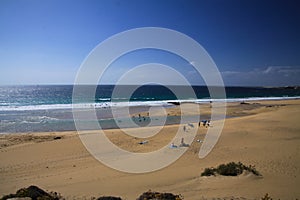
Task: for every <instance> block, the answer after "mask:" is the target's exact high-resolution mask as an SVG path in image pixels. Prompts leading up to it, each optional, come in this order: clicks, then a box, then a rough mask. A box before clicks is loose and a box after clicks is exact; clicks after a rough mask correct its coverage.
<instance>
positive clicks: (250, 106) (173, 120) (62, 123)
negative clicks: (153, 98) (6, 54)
mask: <svg viewBox="0 0 300 200" xmlns="http://www.w3.org/2000/svg"><path fill="white" fill-rule="evenodd" d="M299 98H300V97H299ZM298 100H299V99H298V98H296V99H294V98H291V99H285V100H280V99H273V100H267V99H265V100H256V99H251V100H249V101H244V100H243V101H233V102H227V103H226V102H225V103H224V102H222V103H224V105H226V107H227V113H226V116H225V117H226V118H234V117H239V116H245V115H249V114H251V110H252V111H254V112H253V113H252V114H255V109H258V108H259V107H264V106H272V105H274V104H278V103H279V104H282V102H285V101H287V102H290V101H298ZM216 103H218V102H216ZM240 104H245V106H244V107H243V108H242V109H245V110H246V112H245V111H242V110H241V109H237V110H235V108H233V107H232V106H236V107H237V106H239V105H240ZM269 104H270V105H269ZM180 105H181V106H185V105H194V106H195V110H196V111H195V112H190V114H189V115H190V117H191V118H197V115H199V113H200V120H209V119H210V108H209V105H210V103H209V102H200V103H199V102H188V101H187V102H181V103H180V104H179V105H169V106H165V107H163V108H164V109H165V110H166V112H167V113H166V114H164V113H162V111H161V110H160V108H161V107H159V106H153V107H151V106H149V105H147V106H133V107H120V109H119V110H118V113H117V116H118V119H117V120H120V121H128V120H129V118H128V117H126V116H127V114H126V112H127V110H128V109H129V113H130V116H131V117H133V116H138V114H141V115H142V116H147V115H148V114H149V108H151V109H152V108H153V109H154V110H155V109H157V111H156V112H155V111H154V112H152V113H151V114H152V116H155V117H160V116H163V115H167V121H166V124H165V125H174V124H178V123H180V117H181V114H180V110H179V109H178V108H179V106H180ZM275 106H276V105H275ZM198 107H199V108H198ZM228 108H229V109H228ZM231 108H232V110H230V109H231ZM188 109H189V110H191V109H190V108H188ZM54 111H56V110H54ZM58 111H63V110H58ZM198 111H199V112H198ZM18 112H24V111H18ZM48 112H50V111H47V113H48ZM65 112H66V114H64V115H65V116H66V117H67V118H66V119H56V118H55V117H53V116H51V115H50V116H44V115H43V113H44V111H42V112H41V114H39V113H37V117H36V118H37V119H36V120H37V121H32V122H31V121H28V122H27V121H26V120H25V121H21V122H18V123H20V124H19V125H17V128H10V129H7V127H6V126H4V127H2V128H1V129H2V130H10V131H6V132H5V131H4V132H0V135H3V134H22V133H38V132H45V133H49V132H64V131H76V130H77V129H76V127H75V125H74V122H73V114H72V110H67V111H65ZM103 112H104V113H103ZM96 113H97V116H101V117H103V116H104V118H103V119H98V120H99V121H98V123H100V124H102V125H101V128H102V129H103V130H111V129H118V125H117V124H116V123H115V120H116V119H115V118H113V117H112V116H110V115H112V114H111V108H109V109H107V108H106V109H103V108H102V109H101V110H97V112H96ZM25 114H26V112H25ZM39 115H43V116H39ZM53 115H54V114H53ZM185 115H186V116H187V115H188V114H185ZM52 117H53V119H52ZM48 118H49V120H50V121H49V122H48V121H45V120H48ZM156 120H160V119H159V118H156ZM2 121H3V122H4V121H6V120H2ZM87 122H88V121H87ZM191 122H192V123H197V121H195V120H194V121H193V120H192V121H191ZM11 123H14V122H11ZM55 123H56V124H55ZM26 124H28V126H29V127H31V129H30V130H28V131H26V130H25V131H24V130H22V127H26ZM137 125H142V126H146V125H147V123H142V124H139V123H137ZM2 126H3V124H2ZM13 126H14V125H13ZM18 126H20V127H18ZM8 127H9V125H8ZM47 127H48V130H47ZM53 127H56V129H53ZM126 128H132V127H130V126H127V127H126ZM88 130H90V129H88ZM91 130H92V129H91Z"/></svg>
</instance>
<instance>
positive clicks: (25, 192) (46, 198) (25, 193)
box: [1, 185, 58, 200]
mask: <svg viewBox="0 0 300 200" xmlns="http://www.w3.org/2000/svg"><path fill="white" fill-rule="evenodd" d="M16 197H30V198H31V199H32V200H37V199H38V200H58V198H56V197H53V196H51V195H50V194H48V193H47V192H45V191H44V190H42V189H40V188H38V187H37V186H33V185H32V186H29V187H28V188H22V189H19V190H18V191H17V192H16V194H9V195H5V196H4V197H2V198H1V199H2V200H6V199H10V198H16Z"/></svg>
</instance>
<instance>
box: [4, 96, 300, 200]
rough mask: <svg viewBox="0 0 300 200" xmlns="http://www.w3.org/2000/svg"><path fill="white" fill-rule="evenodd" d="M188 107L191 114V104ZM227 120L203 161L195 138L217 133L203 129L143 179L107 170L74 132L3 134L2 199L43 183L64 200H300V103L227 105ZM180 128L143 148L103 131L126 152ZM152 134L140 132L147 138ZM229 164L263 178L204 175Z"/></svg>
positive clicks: (204, 107)
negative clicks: (155, 194)
mask: <svg viewBox="0 0 300 200" xmlns="http://www.w3.org/2000/svg"><path fill="white" fill-rule="evenodd" d="M183 106H187V107H189V106H190V107H191V108H192V106H191V105H189V104H185V105H183ZM200 108H201V114H204V115H205V114H209V112H210V107H209V105H208V104H204V105H202V106H201V107H200ZM198 112H199V110H195V109H190V112H188V113H180V111H179V109H178V107H175V108H170V109H169V110H168V114H169V115H180V114H186V115H193V114H197V113H198ZM141 114H142V115H143V114H145V113H141ZM158 115H159V114H158ZM227 115H228V116H230V117H229V118H227V119H226V121H225V126H224V129H223V131H222V134H221V137H220V138H219V141H218V143H217V144H216V146H215V147H214V149H213V150H212V151H211V152H210V154H208V156H206V157H205V158H203V159H199V157H198V152H199V148H200V145H201V143H199V142H196V140H203V139H204V137H205V135H206V133H207V130H208V129H213V128H214V127H213V126H212V127H208V128H205V127H203V126H201V127H200V128H199V130H198V131H197V134H196V137H195V140H194V142H193V143H192V144H191V146H190V147H189V148H188V150H187V151H186V153H185V154H184V155H183V156H182V157H181V158H180V159H178V160H177V161H176V162H175V163H173V164H172V165H170V166H168V167H166V168H164V169H161V170H159V171H156V172H151V173H144V174H130V173H123V172H119V171H116V170H114V169H111V168H108V167H106V166H105V165H103V164H102V163H100V162H99V161H97V160H96V159H95V158H94V157H92V156H91V155H90V153H89V152H88V151H87V150H86V149H85V147H84V145H83V144H82V142H81V140H80V139H79V137H78V135H77V132H75V131H69V132H48V133H21V134H1V135H0V160H1V162H0V196H2V195H5V194H9V193H14V192H16V190H18V189H19V188H22V187H28V186H29V185H37V186H39V187H40V188H42V189H45V190H47V191H56V192H59V193H61V194H62V196H64V197H65V198H66V199H90V198H91V197H99V196H102V195H112V196H120V197H122V198H123V199H128V200H132V199H136V198H137V197H138V196H139V195H140V194H142V193H143V192H145V191H148V190H150V189H151V190H152V191H159V192H172V193H174V194H182V195H183V196H184V199H187V200H197V199H216V198H222V199H234V198H236V199H261V197H263V196H264V195H265V194H266V193H268V194H269V195H270V196H271V197H272V198H273V199H299V198H300V190H299V185H300V176H299V175H300V159H299V158H300V135H299V134H300V123H299V122H300V100H284V101H283V100H282V101H261V102H254V101H251V102H248V103H246V104H241V103H240V102H235V103H229V104H228V107H227ZM213 123H214V122H212V125H213ZM194 125H195V126H198V124H194ZM179 126H180V125H169V126H165V127H164V128H163V129H162V130H161V132H160V133H159V134H157V135H155V136H152V137H150V138H147V141H148V143H147V144H144V145H140V144H138V143H139V142H140V141H141V140H144V139H140V138H134V137H130V136H128V135H125V134H124V133H123V132H122V131H121V130H118V129H110V130H106V131H105V133H106V135H107V136H108V137H109V138H110V140H111V141H112V142H113V143H115V144H116V145H118V146H119V147H121V148H123V149H126V150H128V151H132V152H151V151H153V150H157V149H159V148H161V147H162V146H164V145H166V144H168V142H169V141H170V139H171V138H172V137H174V134H175V132H176V130H178V128H181V127H179ZM181 126H182V125H181ZM151 128H153V127H150V128H144V127H143V128H138V130H137V131H140V132H145V133H146V132H147V131H149V130H150V129H151ZM91 132H92V131H91ZM162 159H163V158H162ZM231 161H234V162H239V161H240V162H242V163H244V164H245V165H255V167H256V169H257V170H258V171H259V172H260V173H261V174H262V177H257V176H255V175H253V174H251V173H249V174H242V175H239V176H237V177H225V176H215V177H213V176H212V177H201V176H200V174H201V172H203V170H204V169H205V168H207V167H217V166H218V165H220V164H223V163H228V162H231Z"/></svg>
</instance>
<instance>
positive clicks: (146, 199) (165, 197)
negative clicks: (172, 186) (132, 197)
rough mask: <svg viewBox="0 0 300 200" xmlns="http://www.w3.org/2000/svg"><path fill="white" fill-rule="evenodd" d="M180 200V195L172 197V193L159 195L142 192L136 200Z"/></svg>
mask: <svg viewBox="0 0 300 200" xmlns="http://www.w3.org/2000/svg"><path fill="white" fill-rule="evenodd" d="M154 199H155V200H182V199H183V198H182V196H181V195H174V194H172V193H160V192H152V191H148V192H144V193H143V194H142V195H141V196H140V197H139V198H137V199H136V200H154Z"/></svg>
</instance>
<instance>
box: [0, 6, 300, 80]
mask: <svg viewBox="0 0 300 200" xmlns="http://www.w3.org/2000/svg"><path fill="white" fill-rule="evenodd" d="M299 7H300V2H299V1H297V0H295V1H292V0H287V1H284V0H282V1H276V0H270V1H264V0H251V1H250V0H211V1H209V0H207V1H201V0H198V1H192V0H177V1H176V0H147V1H146V0H139V1H135V0H97V1H96V0H81V1H68V0H41V1H40V0H0V84H2V85H3V84H4V85H5V84H72V83H73V82H74V79H75V76H76V73H77V70H78V69H79V67H80V65H81V63H82V62H83V60H84V59H85V58H86V56H87V55H88V54H89V52H90V51H91V50H92V49H93V48H94V47H95V46H97V45H98V44H99V43H100V42H102V41H104V40H105V39H107V38H108V37H110V36H112V35H114V34H117V33H119V32H122V31H126V30H128V29H132V28H139V27H148V26H150V27H164V28H169V29H173V30H176V31H180V32H182V33H184V34H186V35H188V36H189V37H191V38H193V39H195V40H196V41H197V42H198V43H199V44H201V45H202V46H203V47H204V48H205V49H206V51H207V52H208V53H209V54H210V56H211V57H212V58H213V60H214V61H215V63H216V65H217V67H218V68H219V70H220V72H221V74H222V77H223V80H224V82H225V84H226V85H237V86H245V85H248V86H256V85H259V86H284V85H300V78H299V77H300V37H299V35H300V12H299ZM147 53H148V54H149V55H150V57H151V59H149V58H148V57H147ZM165 55H167V54H166V53H164V52H162V53H161V52H155V51H145V52H142V53H136V55H129V56H128V58H127V59H124V63H122V59H120V60H119V61H118V64H116V65H115V66H114V67H112V68H111V70H110V71H108V72H107V73H108V74H107V77H106V79H104V80H105V81H106V82H108V83H109V82H110V81H115V80H117V79H118V77H119V76H120V75H121V73H124V71H126V70H128V69H129V68H130V67H132V64H133V63H135V64H136V63H138V64H141V63H147V62H153V61H156V62H161V63H165V62H167V63H168V62H170V63H169V64H170V65H175V68H176V69H178V70H179V71H180V72H181V73H186V74H188V73H189V72H191V70H192V69H191V67H189V66H187V65H186V64H185V63H184V62H183V61H180V59H178V58H175V57H174V58H170V57H172V56H169V55H167V56H165ZM153 57H154V59H152V58H153ZM166 57H167V58H168V59H169V60H168V59H167V60H166ZM130 60H131V61H132V60H138V61H134V62H130ZM170 60H171V61H170ZM190 82H191V83H192V84H203V82H202V81H201V79H199V77H197V76H190Z"/></svg>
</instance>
